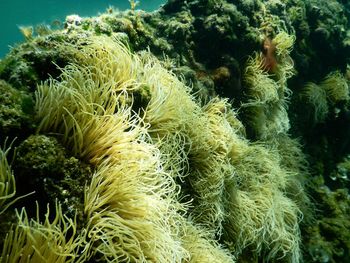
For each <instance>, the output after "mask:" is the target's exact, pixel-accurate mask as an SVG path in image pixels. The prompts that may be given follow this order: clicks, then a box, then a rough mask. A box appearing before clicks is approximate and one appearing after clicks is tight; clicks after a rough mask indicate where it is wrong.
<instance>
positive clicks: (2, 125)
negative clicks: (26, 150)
mask: <svg viewBox="0 0 350 263" xmlns="http://www.w3.org/2000/svg"><path fill="white" fill-rule="evenodd" d="M0 93H1V96H0V134H1V139H2V140H3V139H5V137H6V136H10V137H11V138H14V137H15V136H20V135H23V133H25V132H29V131H30V130H31V129H32V128H33V127H34V123H33V118H32V117H33V112H34V101H33V97H32V96H31V94H29V92H26V91H24V90H23V91H21V90H17V89H15V88H13V87H12V86H11V85H10V84H8V83H7V82H5V81H4V80H0Z"/></svg>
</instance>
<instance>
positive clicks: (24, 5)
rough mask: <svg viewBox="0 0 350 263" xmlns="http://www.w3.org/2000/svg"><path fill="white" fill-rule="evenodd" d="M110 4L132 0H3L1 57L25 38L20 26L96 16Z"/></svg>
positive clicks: (147, 6)
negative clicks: (68, 16) (75, 16)
mask: <svg viewBox="0 0 350 263" xmlns="http://www.w3.org/2000/svg"><path fill="white" fill-rule="evenodd" d="M163 3H164V1H163V0H143V1H141V2H140V4H139V5H138V6H137V8H140V9H143V10H146V11H153V10H155V9H156V8H158V7H159V6H160V5H161V4H163ZM109 6H113V7H115V8H118V9H120V10H125V9H127V8H130V3H129V1H128V0H114V1H113V0H62V1H59V0H49V1H45V0H36V1H32V2H30V3H28V1H25V0H14V1H11V0H1V1H0V14H1V16H0V24H1V27H0V58H2V57H3V56H4V55H5V54H6V53H7V52H8V51H9V46H13V45H14V44H15V43H16V42H20V41H23V36H22V35H21V33H20V31H19V29H18V27H19V26H35V25H38V24H47V25H51V26H52V23H53V22H56V23H57V21H61V22H62V23H63V21H64V19H65V18H66V16H67V15H69V14H79V15H80V16H93V15H97V14H98V13H99V12H103V11H105V10H106V9H107V8H108V7H109Z"/></svg>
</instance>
